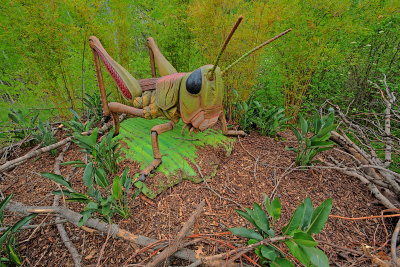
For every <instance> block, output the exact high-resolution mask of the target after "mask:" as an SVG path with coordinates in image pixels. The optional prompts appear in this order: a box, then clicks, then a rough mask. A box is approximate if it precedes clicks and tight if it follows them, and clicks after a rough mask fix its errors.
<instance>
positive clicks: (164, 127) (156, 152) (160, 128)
mask: <svg viewBox="0 0 400 267" xmlns="http://www.w3.org/2000/svg"><path fill="white" fill-rule="evenodd" d="M174 126H175V123H174V122H173V121H169V122H167V123H164V124H159V125H156V126H154V127H153V128H151V146H152V147H153V156H154V160H153V161H152V162H151V163H150V165H149V166H147V167H146V169H144V170H143V171H142V172H141V174H140V177H139V180H140V181H142V182H143V181H144V180H145V179H146V177H147V175H149V173H150V172H151V171H152V170H154V169H156V168H157V167H158V166H159V165H160V164H161V152H160V146H159V142H158V136H159V135H160V134H162V133H164V132H167V131H170V130H172V129H173V128H174Z"/></svg>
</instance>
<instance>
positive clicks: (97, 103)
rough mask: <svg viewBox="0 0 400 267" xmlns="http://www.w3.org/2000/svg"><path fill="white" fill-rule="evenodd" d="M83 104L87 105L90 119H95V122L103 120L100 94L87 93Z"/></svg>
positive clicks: (87, 114)
mask: <svg viewBox="0 0 400 267" xmlns="http://www.w3.org/2000/svg"><path fill="white" fill-rule="evenodd" d="M83 104H84V105H85V107H86V117H87V120H88V121H89V120H91V119H93V120H94V122H98V121H100V120H101V118H102V116H103V107H102V104H101V98H100V95H99V94H92V95H90V94H85V97H84V98H83Z"/></svg>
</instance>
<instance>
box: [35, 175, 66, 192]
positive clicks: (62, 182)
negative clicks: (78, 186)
mask: <svg viewBox="0 0 400 267" xmlns="http://www.w3.org/2000/svg"><path fill="white" fill-rule="evenodd" d="M40 175H41V176H43V177H44V178H47V179H50V180H52V181H54V182H56V183H58V184H60V185H63V186H65V187H66V188H68V189H70V190H71V191H74V190H73V189H72V187H71V183H70V182H68V181H66V180H65V179H64V177H63V176H61V175H58V174H55V173H48V172H41V173H40Z"/></svg>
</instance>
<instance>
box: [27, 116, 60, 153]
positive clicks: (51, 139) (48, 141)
mask: <svg viewBox="0 0 400 267" xmlns="http://www.w3.org/2000/svg"><path fill="white" fill-rule="evenodd" d="M33 136H34V137H35V139H36V140H38V141H39V142H42V146H49V145H52V144H54V143H56V142H57V138H56V137H55V136H54V132H53V130H52V129H51V127H50V124H49V122H48V121H46V122H45V123H43V122H42V121H39V124H38V132H37V133H34V134H33ZM51 153H52V154H53V155H54V154H55V153H57V149H53V150H52V151H51Z"/></svg>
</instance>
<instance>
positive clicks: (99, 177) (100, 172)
mask: <svg viewBox="0 0 400 267" xmlns="http://www.w3.org/2000/svg"><path fill="white" fill-rule="evenodd" d="M95 173H96V174H95V180H96V183H97V184H98V185H100V186H101V187H103V188H107V187H108V186H109V183H108V180H107V174H106V171H105V170H104V169H103V168H96V170H95Z"/></svg>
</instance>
